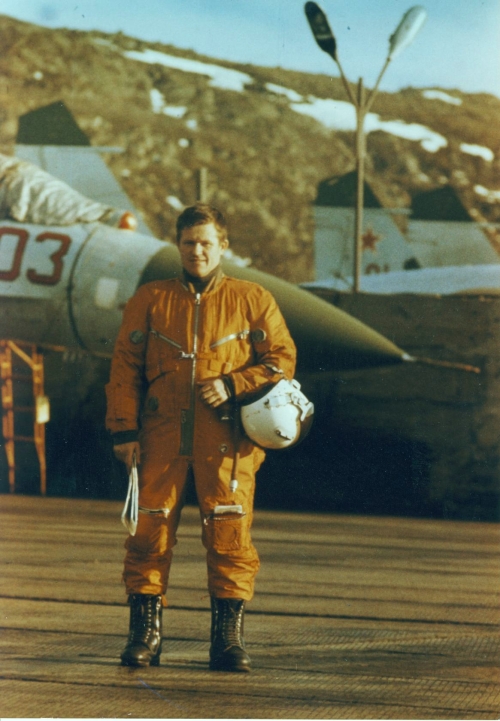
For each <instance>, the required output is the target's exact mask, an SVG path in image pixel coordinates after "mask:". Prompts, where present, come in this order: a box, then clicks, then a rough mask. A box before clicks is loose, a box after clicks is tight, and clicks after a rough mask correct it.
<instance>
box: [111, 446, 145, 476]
mask: <svg viewBox="0 0 500 721" xmlns="http://www.w3.org/2000/svg"><path fill="white" fill-rule="evenodd" d="M113 451H114V454H115V456H116V458H118V460H119V461H121V462H122V463H125V465H126V466H127V472H128V473H130V469H131V468H132V462H133V460H134V454H135V460H136V462H137V463H138V464H139V463H140V462H141V447H140V445H139V443H138V441H132V442H131V443H120V444H119V445H116V446H113Z"/></svg>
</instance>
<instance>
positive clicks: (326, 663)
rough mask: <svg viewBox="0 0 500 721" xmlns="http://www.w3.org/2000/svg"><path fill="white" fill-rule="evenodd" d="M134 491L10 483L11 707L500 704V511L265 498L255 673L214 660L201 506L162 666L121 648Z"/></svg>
mask: <svg viewBox="0 0 500 721" xmlns="http://www.w3.org/2000/svg"><path fill="white" fill-rule="evenodd" d="M120 506H121V504H119V503H116V502H106V501H78V500H70V499H56V498H40V497H23V496H1V497H0V516H1V518H0V520H1V530H0V541H1V545H0V565H1V573H0V604H1V608H0V611H1V613H0V626H1V633H0V643H1V647H0V651H1V664H0V716H2V717H59V718H61V717H66V718H78V717H86V718H88V717H94V718H96V717H97V718H256V719H257V718H277V719H278V718H302V719H306V718H307V719H309V718H310V719H313V718H331V719H333V718H342V719H351V718H356V719H361V718H371V719H496V718H498V717H499V715H500V683H499V682H500V678H499V670H498V665H499V664H498V662H499V658H500V654H499V649H500V643H499V634H498V630H499V628H498V622H499V620H500V613H499V604H498V595H499V594H498V592H499V586H500V580H499V578H500V573H499V568H500V566H499V558H498V556H499V540H500V527H499V526H497V525H493V524H475V523H463V522H447V521H429V520H415V519H403V518H398V519H396V518H367V517H359V516H333V515H314V514H307V515H306V514H292V513H273V512H269V511H267V512H263V511H260V512H258V513H257V517H256V521H255V530H254V540H255V543H256V546H257V548H258V549H259V552H260V555H261V560H262V569H261V571H260V573H259V577H258V585H257V593H256V597H255V599H254V601H252V603H251V604H250V605H249V610H248V613H247V617H246V638H247V644H248V648H249V651H250V654H251V656H252V659H253V663H254V670H253V672H252V673H251V674H241V675H240V674H227V673H214V672H209V671H208V670H207V655H208V634H209V626H210V614H209V610H208V608H209V599H208V596H207V592H206V585H205V570H204V553H203V548H202V546H201V542H200V529H199V517H198V511H197V509H196V508H192V507H188V508H186V509H185V511H184V514H183V519H182V523H181V529H180V533H179V544H178V546H177V548H176V552H175V557H174V566H173V571H172V579H171V592H170V596H169V601H170V608H169V609H168V610H167V611H166V612H165V614H164V619H165V620H164V624H165V630H164V637H165V641H164V653H163V655H162V665H161V666H160V667H159V668H146V669H127V668H121V667H120V666H119V665H118V662H117V659H118V657H119V654H120V651H121V649H122V647H123V645H124V639H125V636H126V629H127V624H128V609H127V607H126V605H125V596H124V592H123V588H122V586H121V583H120V575H121V563H122V558H123V542H124V538H125V532H124V530H123V529H122V527H121V525H120V522H119V515H120V510H121V508H120Z"/></svg>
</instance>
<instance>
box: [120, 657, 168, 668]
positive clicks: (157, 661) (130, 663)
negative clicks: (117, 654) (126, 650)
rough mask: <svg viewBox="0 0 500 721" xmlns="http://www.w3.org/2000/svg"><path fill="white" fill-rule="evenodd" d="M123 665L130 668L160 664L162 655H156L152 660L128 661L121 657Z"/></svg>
mask: <svg viewBox="0 0 500 721" xmlns="http://www.w3.org/2000/svg"><path fill="white" fill-rule="evenodd" d="M121 665H122V666H128V667H129V668H147V667H148V666H159V665H160V657H159V656H155V657H154V658H152V659H151V661H132V660H131V661H128V660H127V659H123V658H122V659H121Z"/></svg>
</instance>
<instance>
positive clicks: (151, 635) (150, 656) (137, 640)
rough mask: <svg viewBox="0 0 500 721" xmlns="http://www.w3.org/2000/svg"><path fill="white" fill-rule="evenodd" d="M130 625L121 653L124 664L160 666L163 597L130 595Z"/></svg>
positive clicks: (139, 594)
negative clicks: (125, 643)
mask: <svg viewBox="0 0 500 721" xmlns="http://www.w3.org/2000/svg"><path fill="white" fill-rule="evenodd" d="M128 598H129V603H130V627H129V634H128V641H127V645H126V646H125V649H124V651H123V653H122V655H121V660H122V666H159V665H160V654H161V637H162V619H161V616H162V598H161V596H149V595H145V594H141V593H136V594H133V595H131V596H129V597H128Z"/></svg>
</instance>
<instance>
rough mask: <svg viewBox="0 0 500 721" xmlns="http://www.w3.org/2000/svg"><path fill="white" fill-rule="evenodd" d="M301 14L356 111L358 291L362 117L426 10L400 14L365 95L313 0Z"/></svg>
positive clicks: (356, 288) (355, 280)
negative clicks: (354, 88) (334, 66)
mask: <svg viewBox="0 0 500 721" xmlns="http://www.w3.org/2000/svg"><path fill="white" fill-rule="evenodd" d="M304 9H305V13H306V17H307V20H308V21H309V25H310V26H311V30H312V33H313V35H314V39H315V40H316V42H317V43H318V45H319V47H320V48H321V50H323V51H324V52H325V53H327V54H328V55H330V57H331V58H332V59H333V60H334V61H335V63H336V64H337V67H338V69H339V71H340V77H341V79H342V83H343V85H344V88H345V90H346V93H347V96H348V98H349V100H350V101H351V103H352V104H353V106H354V109H355V111H356V176H357V186H356V205H355V211H354V263H353V292H354V293H358V292H359V280H360V275H361V258H362V252H363V249H362V235H363V206H364V182H365V154H366V138H365V118H366V116H367V114H368V113H369V111H370V108H371V107H372V105H373V101H374V99H375V95H376V94H377V91H378V88H379V85H380V81H381V80H382V76H383V75H384V73H385V71H386V70H387V67H388V65H389V63H390V62H391V60H393V59H394V58H395V57H396V55H398V54H399V53H400V52H401V50H403V48H405V47H406V46H407V45H409V44H410V43H411V42H412V40H413V38H414V37H415V35H416V34H417V33H418V31H419V30H420V28H421V27H422V25H423V24H424V22H425V19H426V17H427V13H426V11H425V9H424V8H423V7H422V6H421V5H415V6H414V7H412V8H410V10H408V11H407V12H406V13H405V14H404V15H403V18H402V20H401V22H400V23H399V25H398V27H397V28H396V30H395V31H394V33H393V34H392V35H391V36H390V38H389V53H388V55H387V59H386V61H385V63H384V66H383V68H382V70H381V71H380V73H379V76H378V78H377V81H376V83H375V85H374V87H373V89H372V90H371V92H370V93H369V95H368V97H367V98H366V95H365V88H364V85H363V78H360V79H359V81H358V87H357V93H356V95H354V93H353V91H352V88H351V86H350V85H349V83H348V81H347V78H346V76H345V74H344V71H343V69H342V65H341V64H340V60H339V58H338V55H337V41H336V40H335V36H334V35H333V33H332V30H331V28H330V25H329V23H328V19H327V17H326V15H325V13H324V12H323V11H322V10H321V8H320V7H319V6H318V5H317V4H316V3H315V2H307V3H306V4H305V8H304Z"/></svg>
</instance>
